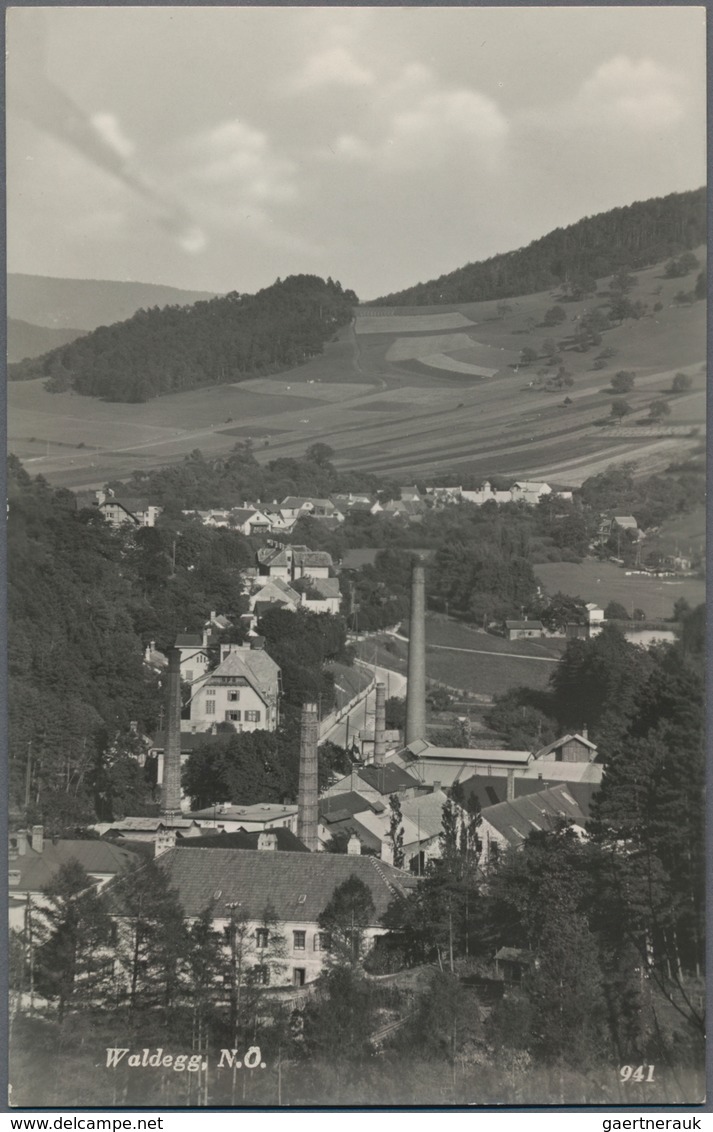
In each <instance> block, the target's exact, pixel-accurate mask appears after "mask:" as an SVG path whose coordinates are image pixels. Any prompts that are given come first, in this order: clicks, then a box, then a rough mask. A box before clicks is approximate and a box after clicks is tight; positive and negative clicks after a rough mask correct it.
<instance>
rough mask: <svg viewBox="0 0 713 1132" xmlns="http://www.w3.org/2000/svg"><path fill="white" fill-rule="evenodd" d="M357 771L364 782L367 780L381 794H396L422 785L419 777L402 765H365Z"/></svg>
mask: <svg viewBox="0 0 713 1132" xmlns="http://www.w3.org/2000/svg"><path fill="white" fill-rule="evenodd" d="M357 773H358V775H359V778H361V780H362V782H366V783H367V784H368V785H369V786H371V787H372V789H374V790H378V792H379V793H380V794H396V793H397V792H398V791H399V790H408V789H409V788H410V787H413V786H420V785H421V783H420V782H419V780H418V779H417V778H414V776H413V775H412V774H409V772H408V771H407V770H403V769H402V767H400V766H393V765H386V766H373V765H370V766H363V767H361V768H360V769H359V770H358V772H357Z"/></svg>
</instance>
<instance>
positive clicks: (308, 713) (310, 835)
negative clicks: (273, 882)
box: [297, 704, 319, 853]
mask: <svg viewBox="0 0 713 1132" xmlns="http://www.w3.org/2000/svg"><path fill="white" fill-rule="evenodd" d="M318 738H319V722H318V719H317V705H316V704H303V705H302V722H301V727H300V787H299V796H298V799H297V836H298V837H299V839H300V841H302V842H303V844H305V845H306V846H307V848H308V849H309V851H310V853H316V852H317V849H318V847H319V842H318V838H317V741H318Z"/></svg>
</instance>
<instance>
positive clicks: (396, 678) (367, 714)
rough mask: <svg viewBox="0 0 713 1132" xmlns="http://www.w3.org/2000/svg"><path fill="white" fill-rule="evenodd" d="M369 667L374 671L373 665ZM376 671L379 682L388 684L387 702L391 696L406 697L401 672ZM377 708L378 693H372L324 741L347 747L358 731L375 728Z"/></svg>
mask: <svg viewBox="0 0 713 1132" xmlns="http://www.w3.org/2000/svg"><path fill="white" fill-rule="evenodd" d="M368 667H369V668H372V669H374V666H373V665H372V664H370V665H368ZM374 671H375V673H376V679H377V682H378V681H382V682H383V683H384V684H386V698H387V700H388V699H389V697H390V696H398V697H399V698H402V697H404V696H405V695H406V677H405V676H402V675H401V673H400V672H392V670H391V669H390V668H375V669H374ZM375 707H376V692H375V691H371V692H369V693H368V695H367V696H365V697H364V699H362V700H361V701H360V702H359V703H358V704H356V705H355V706H354V707H353V708H352V709H351V711H350V712H349V715H348V716H345V717H344V718H343V719H341V720H340V721H339V723H335V724H334V726H333V727H330V729H329V731H327V732H326V734H325V735H323V736H322V741H323V742H324V741H325V740H329V741H330V742H332V743H337V744H338V745H339V746H340V747H346V746H347V745H348V744H349V743H350V742H351V740H352V738H353V737H354V736H355V735H356V733H357V731H361V729H362V728H363V727H373V726H374V711H375Z"/></svg>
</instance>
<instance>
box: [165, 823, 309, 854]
mask: <svg viewBox="0 0 713 1132" xmlns="http://www.w3.org/2000/svg"><path fill="white" fill-rule="evenodd" d="M269 832H270V833H274V834H275V836H276V838H277V849H278V850H279V851H280V852H282V853H287V852H290V853H308V852H309V849H308V848H307V846H306V845H305V844H304V843H303V842H302V841H300V839H299V837H296V836H295V834H294V833H293V832H292V830H291V829H285V828H284V826H278V827H277V829H271V830H269ZM259 836H260V832H259V830H257V829H256V830H253V831H252V833H247V832H246V831H245V830H244V829H239V830H236V832H235V833H226V832H225V830H215V829H211V828H205V829H203V830H202V835H201V837H190V838H179V840H177V841H176V847H177V848H179V849H180V848H191V849H257V848H258V838H259ZM267 851H268V850H261V852H267Z"/></svg>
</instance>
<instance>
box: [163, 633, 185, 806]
mask: <svg viewBox="0 0 713 1132" xmlns="http://www.w3.org/2000/svg"><path fill="white" fill-rule="evenodd" d="M180 809H181V653H180V651H179V650H178V649H175V648H174V649H171V650H170V652H169V654H168V705H167V710H166V745H165V748H164V756H163V783H162V786H161V813H162V814H163V815H164V816H166V817H169V816H171V815H174V814H178V813H179V812H180Z"/></svg>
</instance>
